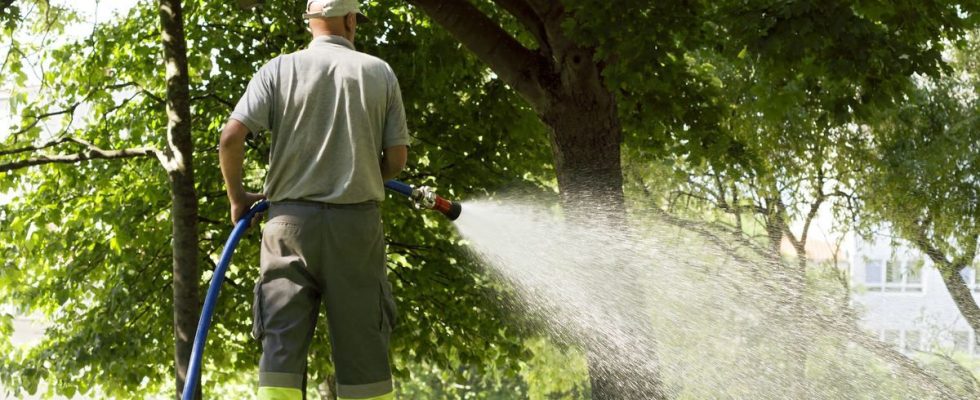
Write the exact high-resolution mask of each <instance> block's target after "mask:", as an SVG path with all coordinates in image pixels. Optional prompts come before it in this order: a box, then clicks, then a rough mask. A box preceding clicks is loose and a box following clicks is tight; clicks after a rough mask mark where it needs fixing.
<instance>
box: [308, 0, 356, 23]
mask: <svg viewBox="0 0 980 400" xmlns="http://www.w3.org/2000/svg"><path fill="white" fill-rule="evenodd" d="M313 4H321V5H323V9H321V10H320V11H317V12H310V7H311V6H313ZM350 13H354V14H356V15H357V22H368V21H369V20H368V19H367V17H365V16H364V13H362V12H361V8H360V6H359V5H358V4H357V0H307V1H306V13H305V14H303V18H304V19H310V18H326V17H343V16H345V15H347V14H350Z"/></svg>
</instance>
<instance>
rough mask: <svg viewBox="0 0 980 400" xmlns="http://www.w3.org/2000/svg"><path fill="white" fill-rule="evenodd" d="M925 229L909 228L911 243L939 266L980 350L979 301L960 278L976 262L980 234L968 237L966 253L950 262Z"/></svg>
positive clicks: (950, 293)
mask: <svg viewBox="0 0 980 400" xmlns="http://www.w3.org/2000/svg"><path fill="white" fill-rule="evenodd" d="M926 229H927V228H926V226H925V225H924V224H922V223H917V224H915V225H914V226H912V227H910V232H908V233H910V234H911V236H912V238H911V239H912V243H914V244H915V246H916V247H918V248H919V250H920V251H922V252H923V253H925V254H926V256H927V257H929V259H930V260H932V262H933V264H935V265H936V269H938V270H939V273H940V275H942V277H943V283H944V284H945V285H946V290H948V291H949V295H950V297H952V298H953V303H955V304H956V308H957V309H958V310H959V311H960V315H962V316H963V319H964V320H966V323H967V324H968V325H970V329H973V333H974V335H973V337H974V342H975V343H976V345H977V346H980V306H978V305H977V301H976V300H975V299H974V298H973V293H972V292H971V291H970V287H969V286H967V285H966V282H964V281H963V278H962V277H961V276H960V272H961V271H963V269H964V268H966V267H967V266H968V265H969V263H971V262H973V259H974V258H976V256H977V241H978V237H980V234H974V235H973V236H971V237H969V238H968V239H967V243H964V246H965V247H966V250H965V251H964V253H963V254H960V255H959V256H958V257H954V258H953V259H952V260H950V259H949V258H947V255H946V254H944V253H943V252H942V251H941V250H940V249H939V247H938V246H936V245H935V243H934V242H933V241H932V239H931V238H930V237H929V235H928V233H927V230H926Z"/></svg>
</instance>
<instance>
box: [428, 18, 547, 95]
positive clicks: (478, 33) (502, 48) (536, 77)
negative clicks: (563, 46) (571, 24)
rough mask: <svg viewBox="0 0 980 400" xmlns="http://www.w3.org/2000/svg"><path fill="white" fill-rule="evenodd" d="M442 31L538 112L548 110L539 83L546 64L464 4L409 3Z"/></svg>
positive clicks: (543, 90)
mask: <svg viewBox="0 0 980 400" xmlns="http://www.w3.org/2000/svg"><path fill="white" fill-rule="evenodd" d="M409 3H411V4H412V5H414V6H416V7H418V8H421V9H422V10H423V11H425V13H426V14H428V15H429V17H430V18H432V19H433V20H435V21H436V22H437V23H439V25H441V26H442V27H444V28H445V29H446V30H447V31H449V33H450V34H452V35H453V37H455V38H456V40H459V41H460V43H462V44H463V45H464V46H466V48H468V49H469V50H470V51H472V52H473V54H475V55H476V56H477V57H479V58H480V59H481V60H483V61H484V62H486V63H487V64H488V65H490V68H492V69H493V71H494V72H495V73H496V74H497V75H498V76H500V78H501V79H503V81H504V82H506V83H507V84H508V85H510V86H511V87H513V88H514V89H515V90H517V92H518V93H519V94H520V95H521V96H522V97H524V99H525V100H527V101H528V102H529V103H531V105H532V106H534V108H535V109H536V110H538V111H539V112H541V111H543V110H547V109H548V108H549V106H550V98H551V96H549V95H548V93H547V90H546V89H545V88H544V85H543V84H542V81H543V80H544V79H543V77H544V75H545V74H546V73H547V71H548V69H547V68H546V65H547V60H546V59H545V58H544V57H543V56H541V54H538V53H535V52H534V51H531V50H529V49H527V48H526V47H524V46H522V45H521V44H520V43H519V42H518V41H517V40H516V39H514V38H513V37H512V36H511V35H510V34H508V33H507V32H506V31H504V30H503V28H501V27H500V26H499V25H497V23H496V22H494V21H493V20H491V19H490V18H489V17H487V16H486V15H485V14H483V12H481V11H480V10H479V9H477V8H476V7H475V6H473V4H471V3H469V2H468V1H466V0H409Z"/></svg>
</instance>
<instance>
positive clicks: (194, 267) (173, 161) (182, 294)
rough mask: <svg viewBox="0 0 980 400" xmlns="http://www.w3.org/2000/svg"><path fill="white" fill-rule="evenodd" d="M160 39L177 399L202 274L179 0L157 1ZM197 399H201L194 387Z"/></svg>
mask: <svg viewBox="0 0 980 400" xmlns="http://www.w3.org/2000/svg"><path fill="white" fill-rule="evenodd" d="M159 11H160V23H161V27H162V30H161V38H162V40H163V54H164V65H165V66H166V79H167V116H168V123H167V141H168V143H169V146H168V147H167V148H165V152H166V156H167V157H166V163H165V165H164V166H165V167H166V169H167V172H168V175H169V178H170V187H171V195H172V199H173V209H172V212H171V217H172V222H173V274H174V277H173V279H174V285H173V295H174V338H175V345H174V350H175V352H174V370H175V371H174V372H175V377H176V389H177V397H178V398H179V397H180V394H181V392H182V391H183V388H184V383H185V380H186V376H187V368H188V363H189V361H190V356H191V349H192V346H193V341H194V334H195V331H196V330H197V320H198V318H199V313H200V306H201V304H200V299H199V295H198V287H199V282H200V278H201V270H200V267H199V265H198V253H197V238H198V232H197V220H198V218H197V217H198V210H197V194H196V193H195V189H194V164H193V140H192V138H191V111H190V98H191V97H190V80H189V76H188V68H187V44H186V42H185V40H184V19H183V12H182V10H181V2H180V0H160V8H159ZM195 392H196V396H195V398H200V396H201V393H200V385H199V383H198V384H197V388H196V390H195Z"/></svg>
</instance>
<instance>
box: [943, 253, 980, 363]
mask: <svg viewBox="0 0 980 400" xmlns="http://www.w3.org/2000/svg"><path fill="white" fill-rule="evenodd" d="M965 267H966V266H965V265H960V266H956V267H953V266H948V267H946V268H944V269H945V270H942V271H940V272H942V276H943V282H944V283H945V284H946V289H948V290H949V295H950V296H952V297H953V303H956V308H957V309H959V310H960V314H962V315H963V319H965V320H966V323H967V324H968V325H970V328H971V329H973V332H974V333H975V334H974V335H973V338H974V343H976V345H977V346H978V348H980V307H978V306H977V301H976V300H975V299H974V298H973V291H971V290H970V287H969V286H967V285H966V282H964V281H963V278H962V277H961V276H960V273H959V271H961V270H963V268H965Z"/></svg>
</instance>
